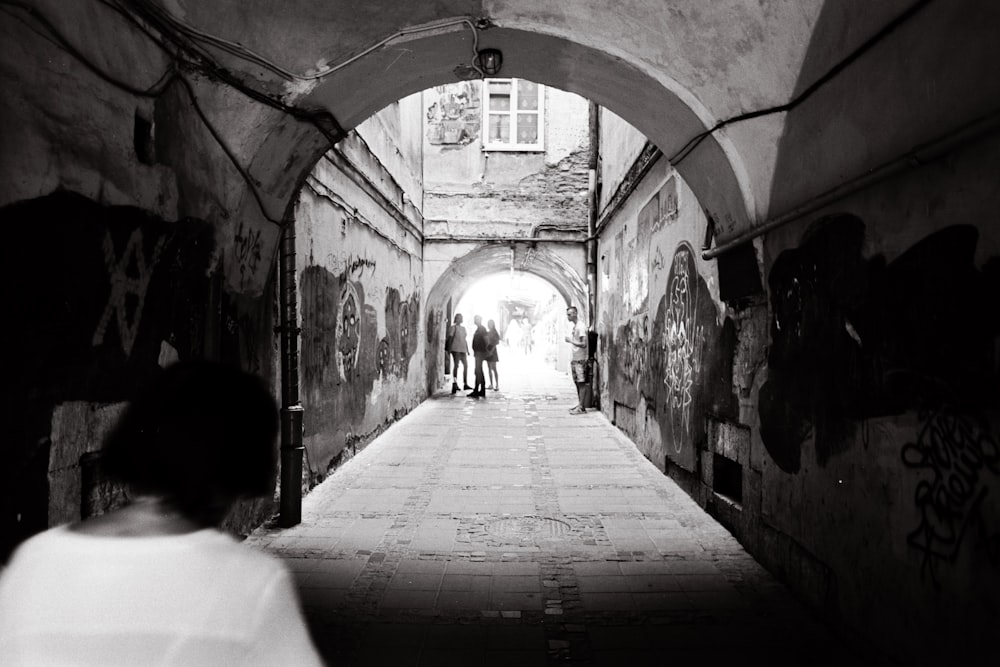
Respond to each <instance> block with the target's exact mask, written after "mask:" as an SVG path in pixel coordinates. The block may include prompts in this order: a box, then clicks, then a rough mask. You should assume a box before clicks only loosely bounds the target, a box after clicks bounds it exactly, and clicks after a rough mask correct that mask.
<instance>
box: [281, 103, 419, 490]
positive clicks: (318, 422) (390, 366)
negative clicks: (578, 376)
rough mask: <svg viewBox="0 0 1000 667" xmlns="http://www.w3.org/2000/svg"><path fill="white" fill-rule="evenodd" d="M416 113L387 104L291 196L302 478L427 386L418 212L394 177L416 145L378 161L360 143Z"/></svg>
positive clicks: (342, 457) (412, 165)
mask: <svg viewBox="0 0 1000 667" xmlns="http://www.w3.org/2000/svg"><path fill="white" fill-rule="evenodd" d="M382 116H388V117H389V119H390V120H391V121H393V122H386V120H385V119H381V120H380V117H382ZM419 119H420V116H419V115H418V114H417V113H413V114H409V115H407V114H405V113H404V114H399V113H398V109H395V108H390V109H387V110H386V111H384V112H382V114H379V116H377V117H375V119H374V120H373V121H371V122H369V123H366V125H365V126H364V127H363V128H360V129H359V130H358V132H357V133H356V134H352V136H351V137H350V138H349V139H347V140H345V141H344V142H342V144H341V146H338V147H337V148H336V149H334V150H333V151H331V152H330V153H329V154H328V157H327V158H324V159H323V160H321V161H320V162H319V163H318V164H317V165H316V168H315V169H314V170H313V173H312V175H311V176H310V177H309V179H308V181H307V184H306V188H305V190H304V191H303V192H302V194H301V195H300V200H299V204H298V207H297V209H296V229H297V236H296V254H297V271H296V273H297V276H298V283H299V292H300V298H301V306H300V318H301V327H302V334H301V345H302V348H301V350H302V351H301V373H300V377H301V384H302V404H303V408H304V410H305V413H304V444H305V447H306V452H307V462H308V472H307V474H308V476H309V480H308V483H315V482H317V481H321V480H322V479H323V478H324V476H325V475H326V474H327V473H328V472H329V471H330V470H331V469H333V468H335V467H336V466H338V465H340V464H341V463H342V462H344V461H346V460H347V459H348V458H350V457H351V456H353V455H354V454H355V453H356V452H357V451H359V450H360V449H361V448H362V447H364V445H366V444H367V443H368V442H369V441H371V440H372V439H373V438H374V437H375V436H376V435H378V434H379V433H380V432H381V431H382V430H383V429H384V428H385V427H386V426H388V425H389V424H391V423H392V422H394V421H395V420H396V419H398V418H399V417H401V416H402V415H403V414H405V413H406V412H408V411H409V410H411V409H412V408H413V407H414V406H416V405H417V404H418V403H419V402H420V401H421V400H422V399H423V398H424V396H425V393H424V374H423V358H424V354H423V351H424V347H423V342H422V341H423V336H422V329H421V323H422V314H421V304H422V301H423V281H422V276H423V267H422V257H423V253H422V248H421V233H420V228H421V222H422V221H421V220H420V218H419V214H415V209H413V208H412V207H411V206H407V205H405V204H404V201H405V202H409V201H410V195H409V194H408V193H407V192H406V191H405V190H404V189H403V187H402V186H401V185H400V183H399V182H398V181H397V180H396V176H397V175H399V176H400V180H409V181H410V183H411V187H413V185H412V184H416V183H418V181H417V180H415V179H414V177H413V175H414V174H419V173H420V169H419V158H420V155H419V152H416V153H412V152H411V153H409V154H404V153H403V152H402V151H400V153H399V155H398V156H397V159H395V160H389V159H387V160H386V162H388V163H389V164H388V165H386V164H384V163H383V162H382V161H381V160H380V159H378V158H377V157H376V156H375V155H374V153H373V152H371V151H370V150H368V146H370V145H374V146H386V145H391V142H392V141H393V139H394V138H398V137H399V136H400V134H401V132H402V130H401V127H405V126H406V124H407V123H408V122H415V123H416V125H417V126H419ZM362 131H363V132H364V133H365V136H364V139H363V140H362V139H361V137H360V136H359V135H360V134H361V132H362ZM389 132H392V134H390V135H389V136H386V133H389ZM400 146H401V147H402V148H405V144H404V143H401V144H400ZM390 168H392V171H390ZM418 197H419V193H414V194H413V198H414V199H417V198H418Z"/></svg>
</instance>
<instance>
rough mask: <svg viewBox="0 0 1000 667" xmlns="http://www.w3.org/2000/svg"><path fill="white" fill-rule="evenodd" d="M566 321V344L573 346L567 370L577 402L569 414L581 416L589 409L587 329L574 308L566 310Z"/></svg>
mask: <svg viewBox="0 0 1000 667" xmlns="http://www.w3.org/2000/svg"><path fill="white" fill-rule="evenodd" d="M566 319H568V320H569V321H570V324H571V329H570V333H569V335H568V336H566V339H565V340H566V342H567V343H569V344H570V345H572V346H573V350H572V356H571V358H570V363H569V368H570V373H572V375H573V382H574V383H575V384H576V393H577V397H578V399H579V402H578V403H577V404H576V405H575V406H573V407H572V408H571V409H570V411H569V413H570V414H571V415H582V414H583V413H584V412H586V411H587V408H589V407H590V367H591V366H590V364H588V363H587V358H588V356H589V354H588V345H589V341H588V337H587V327H586V325H584V323H583V322H581V321H580V318H579V316H578V313H577V309H576V306H570V307H569V308H567V309H566Z"/></svg>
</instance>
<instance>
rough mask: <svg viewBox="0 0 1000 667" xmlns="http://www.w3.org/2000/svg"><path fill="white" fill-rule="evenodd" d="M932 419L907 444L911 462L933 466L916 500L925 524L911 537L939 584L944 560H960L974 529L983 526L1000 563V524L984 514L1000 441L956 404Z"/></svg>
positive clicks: (999, 462)
mask: <svg viewBox="0 0 1000 667" xmlns="http://www.w3.org/2000/svg"><path fill="white" fill-rule="evenodd" d="M922 416H924V418H925V419H926V421H925V423H924V427H923V429H922V430H921V432H920V434H919V435H918V437H917V441H916V442H911V443H907V444H906V445H904V447H903V451H902V457H903V463H904V465H906V466H907V467H908V468H913V469H917V470H924V471H928V472H930V474H931V476H930V479H923V480H921V481H920V483H919V484H917V490H916V494H915V496H914V500H915V502H916V506H917V509H918V511H919V512H920V525H919V526H917V528H916V529H914V530H913V531H912V532H911V533H909V535H907V542H908V543H909V544H910V546H912V547H914V548H915V549H917V550H918V551H920V552H921V554H922V556H923V562H922V563H921V574H922V575H923V576H928V575H929V576H930V578H931V580H932V581H933V583H934V585H935V586H936V587H937V586H939V585H940V584H939V582H938V577H937V575H938V566H939V565H940V564H941V563H951V562H954V561H955V559H956V557H957V555H958V552H959V550H960V549H961V547H962V544H963V542H965V540H966V537H967V536H968V534H969V532H970V531H971V530H972V529H974V528H978V531H979V533H978V537H979V538H980V540H981V541H980V542H979V543H978V544H977V545H976V546H978V547H980V548H985V549H986V552H987V556H988V557H989V559H990V560H991V562H992V563H993V565H994V566H995V567H1000V528H998V527H997V526H996V525H995V524H993V522H989V521H986V520H984V518H983V512H982V510H983V504H984V501H985V500H986V499H987V495H988V491H989V488H988V486H987V484H986V480H985V479H984V477H986V476H987V475H990V474H992V475H1000V444H998V442H997V440H996V439H995V438H993V437H992V436H991V435H990V433H989V432H988V431H987V430H986V427H985V425H984V424H981V423H977V422H976V421H975V420H973V419H972V418H970V417H969V416H968V415H965V414H961V413H959V412H957V411H955V410H952V409H950V408H943V409H940V410H937V411H936V412H934V413H933V414H930V415H922Z"/></svg>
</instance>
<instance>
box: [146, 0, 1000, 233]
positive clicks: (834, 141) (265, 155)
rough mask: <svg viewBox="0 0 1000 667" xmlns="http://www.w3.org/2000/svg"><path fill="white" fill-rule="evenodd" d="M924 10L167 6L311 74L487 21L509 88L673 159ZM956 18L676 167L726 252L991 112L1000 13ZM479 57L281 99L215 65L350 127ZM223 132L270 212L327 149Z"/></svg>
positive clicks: (295, 89)
mask: <svg viewBox="0 0 1000 667" xmlns="http://www.w3.org/2000/svg"><path fill="white" fill-rule="evenodd" d="M915 1H917V0H883V1H881V2H877V3H873V2H869V1H867V0H836V1H833V0H797V1H796V2H789V1H786V0H757V1H756V2H751V1H749V0H713V2H711V3H708V2H704V0H619V1H618V2H614V3H608V2H606V1H605V0H574V1H573V2H568V1H565V0H485V1H484V0H479V1H473V0H436V1H435V2H398V1H397V0H368V1H367V2H364V3H357V2H353V1H352V2H348V1H346V0H335V1H329V0H286V1H285V2H281V3H274V2H270V1H269V0H217V1H215V2H212V3H202V2H200V1H198V2H196V1H195V0H163V2H164V4H165V6H167V7H169V8H171V10H172V11H173V12H174V13H175V15H177V16H179V17H181V18H183V20H185V21H186V22H188V23H190V24H192V25H196V26H198V27H199V28H200V29H202V30H204V31H205V32H207V33H211V34H213V35H218V36H221V37H224V38H226V39H229V40H231V41H234V42H239V43H240V44H242V45H244V46H246V47H248V48H250V49H252V50H253V51H255V52H257V53H260V54H263V55H265V56H266V57H267V58H268V59H269V60H271V61H272V62H275V63H278V64H280V65H281V66H282V67H284V68H286V69H287V70H290V71H293V72H296V73H300V74H306V73H309V72H310V71H315V70H316V69H317V68H318V67H326V66H328V65H331V64H334V65H336V64H340V63H343V62H345V61H347V60H348V59H350V58H352V57H353V56H356V55H358V54H361V53H363V52H365V51H366V49H368V48H369V47H371V46H372V45H374V44H377V43H379V42H380V41H382V40H384V39H386V38H387V37H390V36H392V35H396V34H398V33H399V32H400V31H401V30H410V29H412V28H414V27H419V26H426V25H427V24H435V23H440V22H442V21H446V20H454V19H461V18H470V19H472V20H476V19H479V18H488V19H489V21H490V22H491V23H492V24H493V25H494V26H495V27H491V28H489V29H486V30H482V31H480V32H479V33H478V41H479V46H480V47H484V46H490V47H496V48H500V49H501V50H502V51H503V53H504V68H503V71H502V73H501V74H502V75H503V76H518V77H523V78H528V79H533V80H536V81H539V82H541V83H545V84H548V85H552V86H556V87H559V88H562V89H564V90H569V91H572V92H575V93H578V94H580V95H582V96H584V97H587V98H590V99H592V100H594V101H595V102H597V103H599V104H601V105H603V106H606V107H607V108H609V109H611V110H612V111H614V112H615V113H616V114H618V115H619V116H621V117H622V118H624V119H625V120H627V121H629V122H630V123H632V124H633V125H634V126H635V127H636V128H638V129H639V130H640V131H642V132H643V133H644V134H646V136H648V137H649V138H650V139H651V140H652V141H653V142H654V143H656V145H657V146H658V147H660V148H661V149H662V150H663V152H664V153H665V154H666V155H668V156H671V155H673V154H674V153H675V152H676V150H677V149H679V148H680V147H682V146H684V145H685V144H686V143H687V142H688V141H689V140H690V139H692V138H693V137H695V136H697V135H698V133H699V132H701V131H703V130H704V129H705V128H708V127H712V126H713V125H715V124H716V123H717V122H719V121H722V120H726V119H729V118H732V117H733V116H735V115H738V114H741V113H745V112H750V111H756V110H760V109H766V108H769V107H773V106H775V105H780V104H784V103H786V102H788V101H789V100H791V99H793V98H794V97H795V95H796V94H797V93H799V92H801V91H802V90H804V89H806V88H808V87H809V86H810V85H811V84H812V83H813V82H814V81H815V80H816V79H817V78H819V77H821V76H822V75H823V74H824V73H825V72H827V71H828V70H830V69H831V68H832V67H833V66H835V65H836V64H837V63H838V62H839V61H840V60H841V59H843V58H844V57H846V56H847V55H848V54H850V53H851V52H852V51H853V50H854V49H856V48H857V47H858V46H859V45H861V44H863V43H864V42H865V41H866V40H867V39H868V38H869V37H871V36H872V35H874V34H875V33H877V32H878V31H879V30H880V29H881V28H882V27H883V26H884V25H886V24H887V23H889V22H890V21H891V20H892V19H893V18H894V17H896V16H898V15H900V14H901V13H903V12H904V11H905V10H906V9H907V8H909V7H911V6H912V5H913V4H914V2H915ZM961 4H962V3H950V2H946V1H940V0H937V1H935V2H931V3H929V4H928V5H927V6H926V7H925V8H923V9H921V11H920V12H918V13H917V14H916V16H915V18H914V19H913V20H911V21H908V22H907V23H906V24H905V25H904V26H903V27H902V29H900V30H899V31H898V32H897V33H896V34H893V35H892V36H891V37H890V38H889V39H888V40H887V41H886V42H885V43H884V44H882V43H880V44H879V45H877V46H876V47H875V48H874V49H872V50H871V51H870V52H869V53H867V54H866V55H865V56H864V58H865V60H864V61H863V62H862V63H861V64H860V65H857V66H852V67H851V68H850V69H848V70H847V71H846V73H845V74H843V75H841V76H839V77H838V79H837V80H835V81H834V82H833V84H831V85H830V86H828V87H827V88H825V89H824V90H823V91H822V93H821V94H819V95H817V96H816V97H815V98H813V99H811V100H810V101H809V103H808V104H804V105H802V106H801V107H799V108H798V109H796V110H795V111H794V112H790V113H775V114H769V115H766V116H763V117H759V118H756V119H754V120H750V121H746V122H741V123H738V124H734V125H730V126H728V127H726V128H725V129H723V130H721V131H718V132H716V133H715V134H714V135H712V137H711V139H709V140H706V141H704V142H703V143H701V144H700V145H699V146H698V148H697V150H696V151H694V152H693V153H692V154H691V155H690V156H688V157H686V158H685V159H684V160H683V162H682V163H681V164H679V165H677V168H678V171H679V172H680V173H681V175H682V176H683V178H684V179H685V180H686V181H687V182H688V184H689V185H690V186H691V188H692V190H693V191H694V192H695V194H696V195H697V196H698V198H699V201H700V203H701V204H702V206H703V207H704V208H705V209H706V211H707V212H708V213H710V214H711V215H712V216H713V217H714V218H715V219H716V222H717V225H718V231H719V238H720V240H724V239H725V238H726V237H730V236H732V235H735V234H737V233H739V232H741V231H744V230H746V229H747V228H749V227H751V226H753V225H754V224H755V223H758V222H760V221H762V220H764V219H766V218H767V217H768V215H770V214H776V213H782V212H784V210H787V209H788V208H790V207H794V206H795V205H797V204H798V203H800V202H801V201H803V200H804V199H807V198H809V197H811V196H815V195H817V194H819V193H821V192H823V191H825V190H828V189H830V188H831V187H834V186H836V185H838V184H839V183H840V182H842V181H844V180H847V179H849V178H851V177H853V176H856V175H859V174H861V173H863V172H864V171H865V170H866V169H871V168H873V167H875V166H877V165H878V164H880V163H882V162H884V161H886V160H888V159H891V158H895V157H897V156H899V155H900V154H901V153H902V152H905V151H906V150H909V149H911V148H912V147H914V146H915V145H916V144H918V143H920V142H922V141H925V140H927V139H928V138H930V137H931V136H933V135H934V133H937V132H939V131H940V130H941V129H942V128H945V129H947V128H953V127H958V126H960V125H962V124H963V123H967V122H969V121H970V120H971V119H972V117H973V116H974V115H975V114H976V113H977V112H979V113H981V112H982V110H984V109H991V108H995V107H996V106H998V105H1000V77H989V76H983V72H984V71H985V66H983V67H978V65H980V64H985V63H990V62H994V63H995V62H998V61H1000V40H996V39H994V38H989V35H988V31H989V29H990V28H989V26H990V25H996V24H997V21H998V20H1000V3H980V4H979V6H978V7H977V12H970V11H964V10H963V9H962V8H961V7H960V6H958V5H961ZM987 13H989V14H992V16H984V14H987ZM938 26H946V28H939V27H938ZM928 34H930V35H934V36H935V37H936V38H935V39H927V35H928ZM472 51H473V31H472V30H471V29H470V28H469V27H468V26H465V25H453V26H450V27H442V28H440V29H437V30H434V31H429V32H426V31H425V32H416V33H412V34H409V35H407V36H405V37H402V38H399V39H395V40H394V41H393V42H392V43H390V44H387V45H385V46H383V47H381V48H379V49H376V50H375V51H372V52H371V53H368V54H367V55H364V56H363V57H360V58H358V59H357V60H355V61H354V62H352V63H350V64H349V65H346V66H344V67H342V68H340V69H338V70H336V71H335V72H334V73H332V74H330V75H328V76H325V77H324V78H322V79H321V80H320V81H318V82H309V83H305V82H295V83H289V82H287V81H283V80H281V79H280V78H279V77H278V76H277V75H275V74H274V73H272V72H269V71H268V70H266V69H264V68H257V67H256V66H250V65H248V64H247V63H246V62H243V61H240V60H237V59H235V58H233V57H232V56H228V55H226V54H222V53H221V52H220V53H219V60H220V62H222V63H223V64H224V65H225V66H226V67H228V68H230V69H231V70H233V71H237V72H242V75H243V76H244V78H246V79H248V80H250V81H252V82H253V83H254V84H255V85H257V86H258V87H260V88H263V89H266V90H269V91H270V92H272V93H273V94H275V95H281V97H282V99H283V100H284V101H286V102H288V103H292V104H296V105H299V106H303V107H309V108H323V109H326V110H328V111H330V112H331V113H332V114H333V115H334V117H335V118H336V119H337V120H338V121H339V123H340V124H341V125H342V126H343V127H344V128H346V129H350V128H352V127H353V126H355V125H357V124H358V123H359V122H361V121H362V120H364V119H365V118H367V117H368V116H369V115H370V114H372V113H373V112H375V111H377V110H379V109H380V108H382V107H384V106H385V105H387V104H389V103H391V102H393V101H395V100H397V99H399V98H401V97H403V96H405V95H407V94H410V93H413V92H417V91H419V90H423V89H425V88H428V87H430V86H433V85H436V84H440V83H444V82H447V81H454V80H455V79H456V75H455V69H456V67H458V66H460V65H463V64H464V65H468V64H469V63H470V61H471V55H472ZM930 77H933V83H934V85H927V84H928V81H929V80H931V79H930ZM219 97H220V104H222V105H225V104H226V102H225V100H224V99H223V97H224V96H222V95H220V96H219ZM852 100H858V102H859V103H858V104H853V103H852V102H851V101H852ZM831 109H832V111H831ZM789 125H791V127H792V129H793V130H794V131H793V132H789V131H788V128H789ZM228 129H229V132H231V133H232V136H233V137H234V138H235V139H236V140H237V142H236V143H238V145H240V146H242V149H243V157H244V158H246V162H248V163H250V164H252V171H253V174H254V176H255V178H257V179H258V180H259V181H261V182H262V183H263V184H264V189H265V193H264V194H265V198H267V199H269V200H270V203H271V204H272V206H271V208H272V209H276V210H280V209H281V208H282V207H286V206H287V205H288V203H289V200H290V198H291V197H292V196H293V195H294V193H295V191H296V189H297V186H298V185H299V184H300V183H301V181H302V179H303V178H304V177H305V174H306V173H308V171H309V170H310V169H311V167H312V165H313V164H314V163H315V160H316V159H318V157H319V155H320V154H321V153H322V152H323V150H324V149H325V143H324V141H323V140H322V138H321V137H319V136H318V134H317V133H316V132H315V130H313V129H312V128H310V127H308V126H303V125H302V124H301V123H297V122H296V121H293V120H291V119H289V118H288V117H287V116H283V115H280V114H278V113H277V112H275V113H271V114H268V113H266V112H265V113H257V114H253V115H251V114H248V115H247V118H246V119H243V120H240V119H234V123H233V124H232V125H231V126H230V127H229V128H228ZM803 156H804V157H803ZM803 159H806V162H808V164H803V163H802V160H803ZM247 199H249V198H247ZM245 201H246V200H245ZM245 206H246V208H247V209H248V210H250V209H252V208H253V205H252V203H250V202H247V203H246V204H245Z"/></svg>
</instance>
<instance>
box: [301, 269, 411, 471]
mask: <svg viewBox="0 0 1000 667" xmlns="http://www.w3.org/2000/svg"><path fill="white" fill-rule="evenodd" d="M301 294H302V392H303V396H304V402H305V405H306V412H305V423H304V425H303V426H304V434H305V435H306V436H312V435H316V434H324V435H328V436H330V437H329V441H330V443H331V444H330V446H331V448H332V451H329V452H324V455H326V454H328V455H329V456H336V455H337V454H338V453H339V452H340V449H341V448H342V447H343V445H344V442H346V439H347V438H348V437H349V436H350V434H352V433H354V432H355V431H356V429H357V428H358V427H359V426H360V425H361V424H362V422H363V420H364V418H365V414H366V410H367V402H368V399H369V397H370V396H371V395H372V391H373V389H374V386H375V383H376V381H378V380H382V381H385V380H387V379H389V378H390V377H398V378H400V379H401V380H404V381H405V380H406V377H407V374H408V370H409V362H410V359H411V358H412V356H413V353H414V351H415V348H416V347H417V345H416V340H415V339H414V336H415V335H416V332H417V330H418V327H419V317H420V295H419V293H415V294H413V295H411V296H410V297H409V298H408V299H403V298H402V297H401V296H400V293H399V290H397V289H395V288H389V289H387V290H386V293H385V303H384V309H383V314H384V332H385V333H384V335H382V336H379V317H378V311H377V310H376V308H375V306H373V305H372V304H371V303H369V302H368V296H367V294H366V290H365V287H364V284H363V283H362V282H360V281H358V280H354V279H352V276H351V273H350V272H346V273H341V274H339V275H334V274H333V273H331V272H330V271H329V270H327V269H326V268H324V267H321V266H309V267H306V269H305V270H304V271H303V272H302V277H301ZM338 435H339V436H342V437H340V438H338V437H337V436H338Z"/></svg>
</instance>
